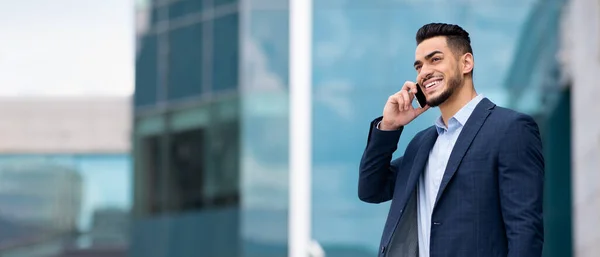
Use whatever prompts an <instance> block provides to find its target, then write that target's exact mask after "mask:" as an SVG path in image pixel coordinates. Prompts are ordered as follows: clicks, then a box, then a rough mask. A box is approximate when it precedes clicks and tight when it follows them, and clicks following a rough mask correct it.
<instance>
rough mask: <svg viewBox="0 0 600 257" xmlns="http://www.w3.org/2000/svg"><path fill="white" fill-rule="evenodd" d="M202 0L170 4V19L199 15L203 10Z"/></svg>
mask: <svg viewBox="0 0 600 257" xmlns="http://www.w3.org/2000/svg"><path fill="white" fill-rule="evenodd" d="M202 2H203V1H202V0H179V1H174V2H172V3H170V4H169V19H171V20H173V19H176V18H180V17H182V16H185V15H189V14H199V13H200V12H201V11H202V10H203V8H202V7H203V3H202Z"/></svg>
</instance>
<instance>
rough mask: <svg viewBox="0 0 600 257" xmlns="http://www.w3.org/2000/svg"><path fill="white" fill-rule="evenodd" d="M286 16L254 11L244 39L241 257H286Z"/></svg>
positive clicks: (279, 12) (287, 189)
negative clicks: (242, 248) (242, 245)
mask: <svg viewBox="0 0 600 257" xmlns="http://www.w3.org/2000/svg"><path fill="white" fill-rule="evenodd" d="M288 18H289V15H288V12H287V10H271V11H257V10H254V11H252V13H251V15H250V20H249V22H250V24H249V25H248V27H249V29H250V31H249V33H248V34H246V35H247V37H245V38H242V40H241V44H243V46H244V51H245V52H244V58H243V59H242V65H241V67H242V69H243V70H242V74H243V75H244V77H243V79H242V80H241V81H240V82H241V83H242V86H243V87H244V90H243V91H242V92H244V95H243V96H242V97H243V100H242V108H241V110H242V122H241V124H242V142H241V146H242V149H241V150H242V152H241V153H242V158H241V159H242V160H243V161H242V163H241V165H242V169H241V172H242V176H241V177H242V179H243V186H242V197H243V199H244V200H243V203H244V205H243V206H244V207H243V208H244V209H243V214H242V215H243V216H242V238H243V244H244V253H243V256H247V257H259V256H260V257H262V256H286V255H287V243H288V242H287V239H288V211H287V210H288V202H289V201H288V197H289V195H288V191H289V186H288V179H289V166H288V165H289V164H288V153H289V152H288V146H289V132H288V123H289V119H288V112H287V110H288V106H287V105H288V101H287V99H288V96H287V93H286V91H285V90H286V88H287V85H288V81H287V80H288V77H287V74H288V59H289V58H288V56H289V55H288V54H289V52H288V39H287V38H288V37H287V35H288V26H287V24H288Z"/></svg>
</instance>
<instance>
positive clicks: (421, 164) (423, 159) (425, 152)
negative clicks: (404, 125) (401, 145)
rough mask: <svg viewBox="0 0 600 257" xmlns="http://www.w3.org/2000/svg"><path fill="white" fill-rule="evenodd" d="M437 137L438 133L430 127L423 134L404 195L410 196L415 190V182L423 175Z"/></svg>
mask: <svg viewBox="0 0 600 257" xmlns="http://www.w3.org/2000/svg"><path fill="white" fill-rule="evenodd" d="M437 137H438V133H437V131H436V129H435V127H431V128H429V130H427V131H426V132H425V135H424V136H423V140H422V141H421V144H420V146H419V150H418V152H417V154H416V156H415V161H414V163H413V166H412V169H411V171H410V175H409V177H408V184H407V187H406V194H405V195H407V196H410V195H412V193H413V192H412V191H413V190H414V189H415V188H416V185H417V181H418V179H419V177H420V176H421V174H422V173H423V171H424V170H425V165H426V164H427V160H429V152H431V149H432V148H433V145H434V144H435V141H436V140H437Z"/></svg>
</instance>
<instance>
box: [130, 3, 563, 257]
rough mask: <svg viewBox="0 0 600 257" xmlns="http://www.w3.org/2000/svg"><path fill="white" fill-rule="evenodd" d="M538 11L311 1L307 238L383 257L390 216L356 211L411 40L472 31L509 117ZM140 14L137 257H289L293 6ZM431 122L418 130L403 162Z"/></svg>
mask: <svg viewBox="0 0 600 257" xmlns="http://www.w3.org/2000/svg"><path fill="white" fill-rule="evenodd" d="M539 3H541V2H540V1H534V0H528V1H486V2H481V3H476V2H472V1H471V2H469V1H467V2H465V1H425V2H424V1H409V0H400V1H392V0H388V1H383V0H375V1H343V0H314V10H313V19H314V20H313V22H314V26H313V92H314V95H313V100H314V102H313V161H314V163H313V175H312V179H313V180H312V196H313V198H312V203H313V206H312V208H313V210H312V220H313V224H312V232H313V237H314V238H315V240H317V241H318V242H319V243H320V244H321V246H322V247H323V248H324V250H325V252H326V254H327V256H328V257H331V256H333V257H336V256H340V257H341V256H344V257H347V256H374V255H376V253H377V247H378V244H379V239H380V236H381V232H382V229H383V225H384V221H385V218H386V216H387V212H388V208H389V204H388V203H386V204H380V205H370V204H366V203H363V202H361V201H359V200H358V197H357V179H358V170H357V169H358V164H359V161H360V157H361V154H362V151H363V149H364V147H365V143H366V139H367V133H368V126H369V122H370V121H371V120H372V119H374V118H376V117H378V116H379V115H381V112H382V109H383V105H384V103H385V101H386V99H387V97H388V96H389V95H391V94H393V93H395V92H396V91H397V90H398V89H399V88H400V87H401V86H402V84H403V83H404V81H406V80H414V79H415V77H416V73H415V72H414V69H413V68H412V62H413V61H414V50H415V47H416V44H415V39H414V38H415V33H416V31H417V29H418V28H419V27H420V26H422V25H423V24H425V23H429V22H437V21H440V22H449V23H457V24H460V25H461V26H462V27H464V28H465V29H466V30H467V31H469V33H470V34H471V40H472V45H473V49H474V56H475V61H476V69H475V72H474V76H475V77H474V80H475V86H476V89H477V91H478V92H479V93H482V94H483V95H485V96H487V97H488V98H490V99H491V100H492V101H494V102H495V103H496V104H498V105H500V106H510V107H512V106H516V105H515V103H514V102H515V101H514V99H513V98H514V89H513V88H514V87H515V86H516V85H513V84H514V83H512V82H510V81H514V80H510V79H511V78H512V79H514V78H513V77H514V74H516V71H515V70H514V69H512V68H511V67H513V66H515V65H516V64H515V63H517V61H518V60H519V59H520V58H521V55H522V54H523V53H522V51H521V50H520V48H521V47H523V40H524V39H523V38H524V36H523V35H526V34H525V32H524V31H525V29H526V28H527V27H528V25H527V24H529V23H530V17H531V16H532V15H537V14H536V13H539V11H538V9H539V8H540V4H539ZM147 10H148V14H149V15H150V18H149V19H148V21H149V24H148V29H147V32H146V33H144V34H143V35H142V37H141V38H140V44H139V49H138V56H137V61H136V63H137V67H136V81H137V82H136V96H135V105H136V120H135V133H134V142H135V149H136V150H135V179H134V180H135V189H134V192H135V194H134V195H135V203H134V206H135V208H134V213H135V216H134V217H135V221H134V228H133V245H132V249H131V254H132V256H170V257H176V256H187V255H190V254H202V255H206V256H211V254H212V253H217V252H218V253H219V256H286V255H287V237H288V235H287V234H288V231H287V228H288V213H287V211H288V204H289V202H288V194H289V190H288V188H289V184H288V183H289V182H288V178H289V175H288V171H289V162H288V153H289V152H288V147H289V145H288V142H289V138H290V137H291V136H293V135H289V134H288V122H289V121H288V119H289V113H288V95H287V92H288V91H287V89H288V84H289V83H288V82H289V81H288V78H289V76H288V68H289V66H288V61H289V49H288V44H289V40H288V39H289V37H288V34H289V29H288V25H289V24H288V19H289V10H288V4H287V1H275V0H240V1H225V0H220V1H216V0H213V1H201V0H180V1H169V2H165V3H161V4H151V5H148V9H147ZM423 10H427V14H428V15H423V14H422V12H423ZM544 15H546V16H548V17H554V18H557V15H558V14H557V13H550V14H548V13H545V14H544ZM553 26H554V27H556V26H557V25H556V24H551V25H549V27H548V28H547V29H549V30H551V29H553V28H554V27H553ZM554 29H556V28H554ZM552 40H555V39H552ZM552 40H551V41H552ZM553 42H554V41H553ZM551 52H552V50H551V49H550V50H548V51H545V52H544V53H543V54H542V55H543V56H547V55H549V53H551ZM531 59H532V60H534V61H531V63H525V64H521V65H528V64H529V65H535V63H536V62H537V61H538V59H537V58H534V57H532V58H531ZM551 68H552V67H550V66H541V67H539V68H538V69H534V70H532V72H531V74H529V76H531V78H530V77H522V76H521V79H522V80H516V81H517V82H518V81H530V80H532V81H537V80H535V79H536V78H539V77H543V76H544V74H546V72H548V70H550V69H551ZM507 84H510V85H511V86H507ZM529 84H532V83H529V82H523V84H520V85H521V87H523V88H525V89H527V88H528V87H529ZM534 107H535V106H534ZM516 108H518V109H520V110H524V111H527V112H529V113H532V114H535V113H534V112H532V110H535V108H529V109H528V108H525V107H521V106H517V107H516ZM536 108H537V107H536ZM438 115H439V112H438V111H437V110H436V109H432V110H431V111H428V112H426V113H425V114H423V115H422V116H420V117H419V118H418V119H417V120H415V121H414V122H413V123H411V126H409V127H407V128H406V129H405V131H404V133H403V137H402V138H403V139H402V140H401V142H400V143H399V147H398V150H397V152H396V155H401V154H402V153H403V151H404V149H405V148H406V145H407V144H408V141H409V139H410V138H411V137H412V136H414V135H415V134H416V133H417V132H418V131H420V130H422V129H424V128H426V127H428V126H431V125H432V124H433V121H434V120H435V119H436V118H437V116H438Z"/></svg>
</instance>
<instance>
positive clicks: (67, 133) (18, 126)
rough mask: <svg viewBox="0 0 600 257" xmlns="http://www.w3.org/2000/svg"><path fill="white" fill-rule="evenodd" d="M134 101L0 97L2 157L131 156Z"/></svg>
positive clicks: (118, 99) (104, 98)
mask: <svg viewBox="0 0 600 257" xmlns="http://www.w3.org/2000/svg"><path fill="white" fill-rule="evenodd" d="M131 116H132V115H131V98H130V97H6V98H0V154H10V153H13V154H27V153H47V154H50V153H127V152H129V151H130V146H131V143H130V141H131V136H130V134H131V122H132V120H131Z"/></svg>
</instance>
